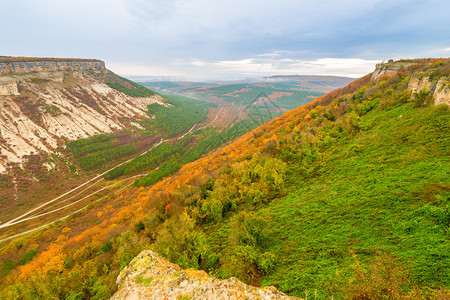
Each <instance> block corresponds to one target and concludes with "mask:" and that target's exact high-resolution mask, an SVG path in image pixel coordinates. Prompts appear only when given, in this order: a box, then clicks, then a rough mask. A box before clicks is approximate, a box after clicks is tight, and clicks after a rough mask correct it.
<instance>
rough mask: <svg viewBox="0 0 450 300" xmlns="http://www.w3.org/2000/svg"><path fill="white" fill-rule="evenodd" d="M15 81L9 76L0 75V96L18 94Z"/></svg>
mask: <svg viewBox="0 0 450 300" xmlns="http://www.w3.org/2000/svg"><path fill="white" fill-rule="evenodd" d="M18 94H19V90H18V89H17V83H16V81H15V80H14V79H13V78H11V77H6V76H4V77H0V96H9V95H18Z"/></svg>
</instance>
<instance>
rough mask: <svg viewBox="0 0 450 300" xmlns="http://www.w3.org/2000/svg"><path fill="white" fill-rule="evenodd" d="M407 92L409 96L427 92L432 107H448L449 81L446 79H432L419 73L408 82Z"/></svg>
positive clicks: (449, 101)
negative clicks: (431, 98) (441, 105)
mask: <svg viewBox="0 0 450 300" xmlns="http://www.w3.org/2000/svg"><path fill="white" fill-rule="evenodd" d="M408 90H409V91H410V92H411V94H414V93H418V92H420V91H422V90H426V91H429V92H431V96H432V97H433V103H434V105H439V104H443V103H445V104H447V105H449V106H450V80H449V79H448V78H447V77H441V78H432V77H430V76H427V75H425V74H421V73H419V74H414V76H413V77H411V79H410V81H409V84H408Z"/></svg>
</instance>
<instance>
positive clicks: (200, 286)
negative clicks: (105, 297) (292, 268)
mask: <svg viewBox="0 0 450 300" xmlns="http://www.w3.org/2000/svg"><path fill="white" fill-rule="evenodd" d="M117 284H118V286H119V291H118V292H117V293H116V294H115V295H114V296H113V297H112V299H113V300H119V299H127V300H131V299H191V300H194V299H211V300H212V299H214V300H215V299H298V298H296V297H289V296H286V295H285V294H283V293H282V292H280V291H278V290H277V289H276V288H274V287H264V288H257V287H254V286H250V285H247V284H245V283H243V282H241V281H240V280H238V279H236V278H233V277H232V278H230V279H227V280H219V279H216V278H214V277H212V276H210V275H208V274H207V273H206V272H204V271H197V270H193V269H186V270H182V269H181V268H180V267H179V266H178V265H175V264H172V263H170V262H169V261H168V260H167V259H165V258H163V257H162V256H160V255H158V254H157V253H155V252H153V251H149V250H146V251H142V252H141V253H140V254H139V255H138V256H136V257H135V258H134V259H133V260H132V261H131V263H130V264H129V265H128V266H127V267H126V268H125V269H123V270H122V272H120V274H119V276H118V277H117Z"/></svg>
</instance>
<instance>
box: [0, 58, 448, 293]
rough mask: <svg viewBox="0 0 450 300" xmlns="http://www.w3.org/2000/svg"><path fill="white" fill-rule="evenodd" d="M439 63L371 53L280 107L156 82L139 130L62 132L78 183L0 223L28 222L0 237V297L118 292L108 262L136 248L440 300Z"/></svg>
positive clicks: (280, 276) (221, 271)
mask: <svg viewBox="0 0 450 300" xmlns="http://www.w3.org/2000/svg"><path fill="white" fill-rule="evenodd" d="M449 70H450V61H449V60H448V59H422V60H407V61H402V60H400V61H398V62H390V63H387V64H380V65H377V67H376V69H375V72H374V73H371V74H368V75H366V76H364V77H362V78H359V79H357V80H355V81H352V82H351V83H350V84H348V85H347V86H345V87H343V88H339V89H336V90H334V91H332V92H329V93H327V94H325V95H322V96H319V97H317V98H316V99H315V100H313V101H311V102H309V103H306V104H304V105H301V106H299V107H297V108H295V109H293V110H289V111H288V112H286V113H283V111H281V112H277V111H276V109H275V110H274V108H276V107H281V108H283V107H284V109H286V110H288V106H286V105H288V104H287V103H289V101H290V100H289V101H287V100H286V99H285V100H284V102H283V101H281V102H277V100H280V99H282V98H283V96H286V94H280V93H278V92H277V93H276V94H275V95H277V96H281V97H275V96H270V95H273V93H270V94H269V95H266V93H265V92H264V91H263V93H260V92H261V90H260V89H258V88H255V89H253V88H252V89H251V91H250V87H249V88H248V89H249V90H245V91H243V90H242V87H241V86H239V87H238V89H237V90H236V93H234V92H231V94H236V95H230V91H229V87H226V88H222V87H220V88H219V90H223V92H221V93H222V94H221V96H218V95H219V94H217V93H216V96H213V97H212V98H208V99H209V102H208V101H203V102H199V100H197V99H194V98H187V97H185V96H181V95H177V94H175V95H173V94H170V93H167V92H164V91H161V92H160V94H159V97H161V98H163V99H165V101H163V102H162V103H163V104H162V105H160V104H156V103H152V104H149V105H148V107H147V108H148V111H149V114H148V115H147V116H149V117H146V118H142V115H141V117H138V120H136V121H134V120H133V122H138V124H139V125H140V126H141V127H142V128H141V129H140V130H141V131H138V130H136V131H133V134H130V135H125V134H124V133H123V131H116V132H112V133H103V134H96V135H92V136H91V137H87V138H83V139H77V140H73V141H67V143H66V145H67V147H66V151H70V155H71V157H72V159H73V164H74V165H75V166H76V168H77V170H79V172H86V174H90V177H89V178H90V179H89V178H88V179H87V180H85V181H84V182H89V180H92V181H90V182H89V183H86V184H85V185H83V186H80V187H79V189H76V190H73V192H71V193H70V194H67V195H65V196H62V195H59V196H61V197H60V198H56V197H50V198H48V199H52V200H54V201H52V202H48V204H47V205H44V206H40V207H39V205H36V206H35V208H33V207H32V208H28V210H27V211H28V213H26V211H24V212H22V213H20V214H18V215H17V216H16V217H13V218H9V219H8V220H9V221H8V220H6V222H5V223H2V224H4V226H3V228H1V230H4V231H2V235H3V237H4V238H7V237H8V236H10V235H12V236H13V237H14V233H15V231H17V230H23V231H26V232H27V234H25V235H23V236H15V237H14V238H11V239H8V240H6V239H4V240H3V241H2V247H1V248H0V259H1V261H2V262H3V263H2V265H1V269H0V276H1V277H2V281H1V282H2V283H1V284H0V297H1V298H6V299H9V298H16V297H22V296H23V297H25V298H26V299H32V298H33V297H35V296H36V295H39V297H44V298H51V297H58V298H65V299H78V298H81V299H82V298H91V299H106V298H110V297H111V296H112V295H114V294H116V293H117V294H119V295H120V294H121V293H122V292H123V291H120V290H119V291H118V288H120V287H117V286H116V278H117V277H118V276H119V274H120V272H121V271H122V270H127V269H126V268H127V266H128V265H129V264H130V262H131V264H133V263H132V261H136V260H137V261H139V259H142V256H140V257H138V258H137V259H136V260H135V257H137V256H138V255H139V253H150V252H148V250H151V251H154V252H155V253H158V255H161V256H163V257H164V258H165V259H167V260H168V261H170V263H171V264H177V265H179V267H176V268H178V269H179V270H180V271H177V273H176V274H177V275H174V276H186V275H185V274H187V273H188V272H193V271H192V270H191V271H186V270H185V271H181V270H182V269H188V270H189V268H192V269H195V270H202V271H195V272H200V273H198V274H205V273H202V272H203V271H204V272H208V273H209V274H210V275H213V276H214V277H215V278H218V279H229V278H230V277H236V278H237V279H239V280H240V281H242V282H244V283H246V284H249V285H254V286H263V287H268V286H274V287H276V289H278V290H279V291H281V292H283V293H285V294H286V295H287V296H290V297H305V295H308V294H309V295H311V294H315V297H316V298H317V299H329V298H330V297H333V298H336V299H355V298H356V299H358V298H364V297H366V298H368V299H371V298H376V297H378V296H379V295H383V297H385V298H397V299H420V298H424V299H426V298H430V299H445V298H446V297H447V296H448V295H449V290H448V286H449V284H450V282H449V277H448V274H447V272H446V270H447V269H448V267H449V266H448V261H449V257H448V251H446V249H447V248H448V246H449V245H448V239H447V237H446V235H447V231H448V205H449V201H448V200H449V192H450V190H449V182H448V170H449V161H448V156H449V148H448V145H449V143H448V142H449V140H448V138H449V136H448V132H450V128H449V124H450V120H449V117H450V115H449V109H448V107H449V104H450V89H449V88H448V76H449ZM214 88H215V89H217V87H214ZM248 92H251V93H249V94H247V93H248ZM177 93H178V92H177ZM286 93H287V92H286ZM255 94H256V97H254V98H252V97H253V95H255ZM194 97H196V96H194ZM205 97H206V96H205ZM197 98H200V97H197ZM267 99H269V100H267ZM303 100H304V98H303ZM280 103H281V104H280ZM156 105H158V106H156ZM289 105H290V104H289ZM172 108H173V110H172ZM186 111H190V112H191V113H189V114H183V113H184V112H186ZM143 113H144V112H143ZM150 116H153V117H154V118H152V117H150ZM160 120H161V122H160ZM162 120H166V121H167V120H171V121H167V122H166V121H162ZM173 120H177V121H179V122H174V121H173ZM216 124H217V126H212V125H216ZM224 124H226V125H224ZM149 137H151V138H150V140H147V139H149ZM139 145H145V147H149V148H152V150H151V151H146V150H147V149H148V148H144V147H143V148H139ZM83 168H85V170H84V169H83ZM82 170H84V171H82ZM96 176H97V177H96ZM81 184H82V183H80V185H81ZM77 201H79V202H77ZM44 202H46V201H43V202H41V204H42V203H44ZM68 205H70V206H68ZM86 206H87V208H88V209H84V208H85V207H86ZM33 209H35V210H33ZM18 216H20V217H18ZM62 218H63V219H62ZM27 219H28V220H27ZM54 221H56V222H54ZM8 222H9V223H8ZM51 222H54V223H51ZM47 223H51V224H49V226H47V227H45V228H40V227H41V226H42V225H43V224H47ZM0 225H1V224H0ZM8 225H11V226H8ZM35 227H37V228H38V230H36V231H31V232H28V231H29V230H31V229H33V228H35ZM145 251H147V252H145ZM158 255H156V254H155V255H153V254H152V256H155V257H159V256H158ZM161 259H162V258H154V260H152V261H150V262H148V263H150V264H154V263H155V262H157V261H161ZM164 264H165V265H167V264H169V263H167V262H165V263H164ZM169 267H170V265H169ZM130 268H132V267H130ZM170 268H175V267H173V266H172V267H170ZM178 269H177V270H178ZM128 270H129V269H128ZM149 270H150V269H149ZM151 270H153V269H151ZM153 271H154V270H153ZM153 271H151V272H153ZM157 271H158V270H157V269H156V271H155V272H157ZM142 272H144V271H142ZM183 272H184V273H183ZM148 276H150V275H148ZM148 276H146V275H145V272H144V273H142V274H134V275H133V276H131V278H129V279H127V280H129V281H130V282H136V285H135V284H134V283H131V285H130V286H132V287H136V288H138V287H139V288H142V289H143V290H144V291H145V290H146V289H147V290H148V289H149V288H150V287H152V286H151V285H150V283H151V282H153V281H152V280H160V278H156V279H155V278H152V277H148ZM189 280H190V279H189ZM211 280H212V279H211ZM223 282H226V281H223ZM152 288H155V287H152ZM168 288H169V287H167V288H166V289H165V290H164V291H161V292H164V293H170V292H171V291H169V290H168ZM247 288H248V287H245V289H247ZM186 291H187V290H186ZM137 292H138V293H139V291H137ZM259 292H262V291H259ZM179 295H183V296H184V294H179ZM191 296H192V294H189V293H187V294H186V297H191Z"/></svg>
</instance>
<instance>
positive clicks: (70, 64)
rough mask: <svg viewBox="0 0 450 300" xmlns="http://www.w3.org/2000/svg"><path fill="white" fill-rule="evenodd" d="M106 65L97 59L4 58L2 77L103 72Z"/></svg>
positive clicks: (1, 64)
mask: <svg viewBox="0 0 450 300" xmlns="http://www.w3.org/2000/svg"><path fill="white" fill-rule="evenodd" d="M103 69H105V63H104V62H103V61H101V60H96V59H56V58H2V59H0V75H7V74H12V73H14V74H18V73H28V72H54V71H68V70H73V71H87V70H103Z"/></svg>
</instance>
